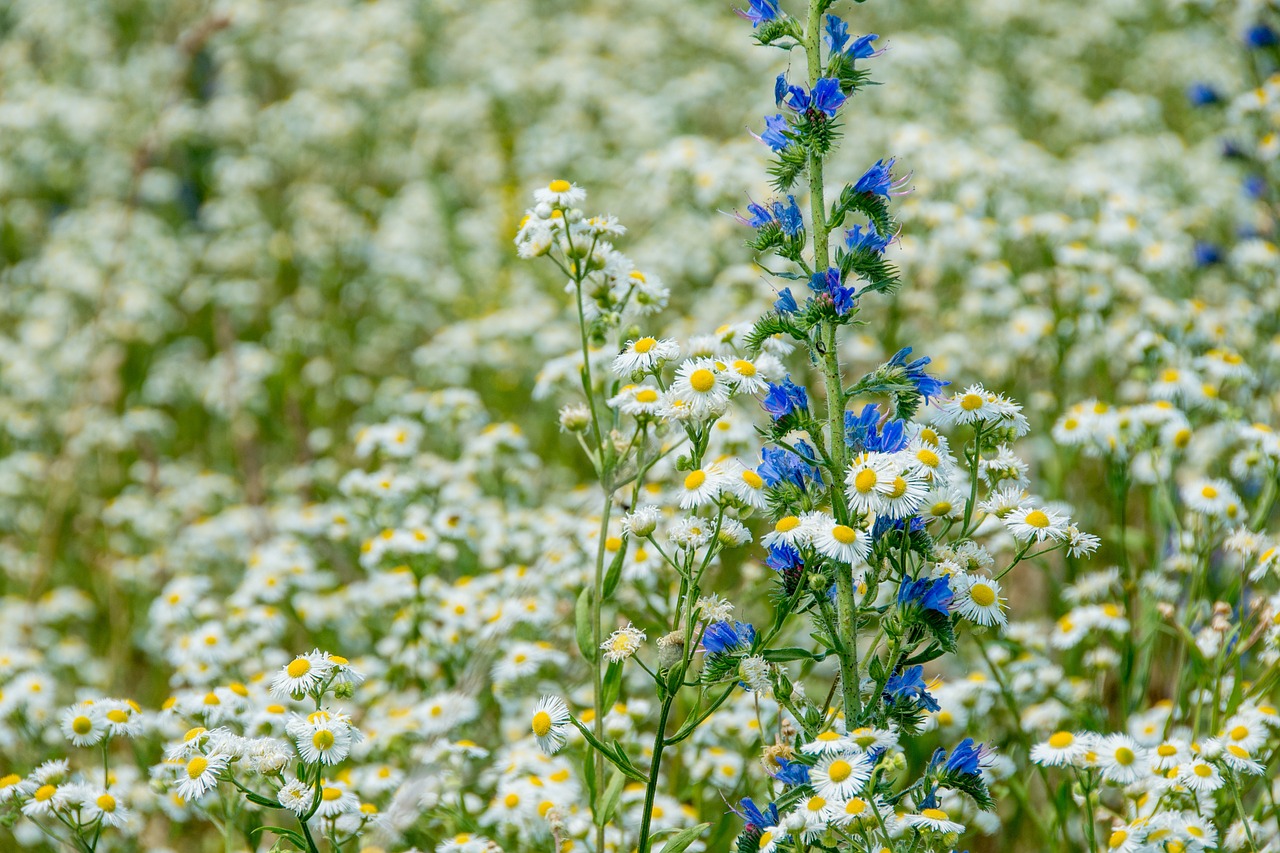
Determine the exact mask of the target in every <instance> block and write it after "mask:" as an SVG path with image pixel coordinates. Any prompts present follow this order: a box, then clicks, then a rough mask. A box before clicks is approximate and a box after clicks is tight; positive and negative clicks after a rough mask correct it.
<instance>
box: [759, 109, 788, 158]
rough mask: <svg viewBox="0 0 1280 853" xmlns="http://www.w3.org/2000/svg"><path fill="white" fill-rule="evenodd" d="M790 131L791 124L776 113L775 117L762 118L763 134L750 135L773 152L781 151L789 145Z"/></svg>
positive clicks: (780, 114) (784, 117)
mask: <svg viewBox="0 0 1280 853" xmlns="http://www.w3.org/2000/svg"><path fill="white" fill-rule="evenodd" d="M790 131H791V123H790V122H788V121H787V117H786V116H784V115H783V114H782V113H778V114H777V115H771V116H765V117H764V133H760V134H756V133H752V134H751V135H752V136H754V137H755V138H756V139H759V140H760V141H761V142H763V143H764V144H765V145H768V146H769V147H770V148H772V149H773V150H774V151H782V150H783V149H785V148H786V147H787V146H789V145H790V144H791V136H790V135H789V134H790Z"/></svg>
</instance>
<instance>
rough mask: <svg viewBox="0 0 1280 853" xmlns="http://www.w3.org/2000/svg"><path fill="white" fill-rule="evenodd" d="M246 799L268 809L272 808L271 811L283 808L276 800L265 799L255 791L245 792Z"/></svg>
mask: <svg viewBox="0 0 1280 853" xmlns="http://www.w3.org/2000/svg"><path fill="white" fill-rule="evenodd" d="M244 798H245V799H246V800H248V801H249V802H251V803H257V804H258V805H260V806H266V807H267V808H271V809H278V808H283V807H282V806H281V805H280V804H279V803H278V802H276V801H275V800H272V799H269V798H267V797H264V796H262V795H261V794H255V793H254V792H253V791H245V792H244Z"/></svg>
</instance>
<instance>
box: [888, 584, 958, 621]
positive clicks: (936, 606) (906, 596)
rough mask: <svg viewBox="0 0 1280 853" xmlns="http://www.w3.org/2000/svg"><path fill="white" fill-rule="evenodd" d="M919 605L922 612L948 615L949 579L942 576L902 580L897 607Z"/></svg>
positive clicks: (949, 603)
mask: <svg viewBox="0 0 1280 853" xmlns="http://www.w3.org/2000/svg"><path fill="white" fill-rule="evenodd" d="M913 604H914V605H919V606H920V608H921V609H922V610H926V611H928V610H932V611H934V612H935V613H941V614H942V615H943V616H946V615H949V613H950V612H951V611H950V608H951V578H950V577H947V576H946V575H943V576H942V577H940V578H920V579H918V580H913V581H911V580H905V579H904V580H903V582H902V586H900V587H898V606H899V607H909V606H911V605H913Z"/></svg>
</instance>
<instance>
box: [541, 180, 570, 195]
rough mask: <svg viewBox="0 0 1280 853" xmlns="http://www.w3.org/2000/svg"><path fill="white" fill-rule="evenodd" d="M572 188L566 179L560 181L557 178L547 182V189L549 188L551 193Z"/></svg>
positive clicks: (565, 191)
mask: <svg viewBox="0 0 1280 853" xmlns="http://www.w3.org/2000/svg"><path fill="white" fill-rule="evenodd" d="M572 188H573V185H572V184H570V183H569V182H568V181H562V180H558V179H557V180H554V181H552V182H551V183H549V184H547V189H549V190H551V191H552V192H553V193H567V192H568V191H569V190H571V189H572Z"/></svg>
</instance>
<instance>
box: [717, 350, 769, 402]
mask: <svg viewBox="0 0 1280 853" xmlns="http://www.w3.org/2000/svg"><path fill="white" fill-rule="evenodd" d="M723 363H724V365H725V366H724V368H722V369H723V370H724V375H725V376H726V377H727V378H728V379H729V381H731V382H736V383H737V385H738V391H739V392H740V393H743V394H758V393H760V392H761V391H763V390H764V389H765V388H768V387H769V383H768V382H767V381H766V380H765V378H764V377H763V376H762V375H761V373H760V369H759V368H758V367H757V365H756V363H755V362H754V361H749V360H747V359H745V358H737V359H734V360H733V361H728V362H723Z"/></svg>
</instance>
